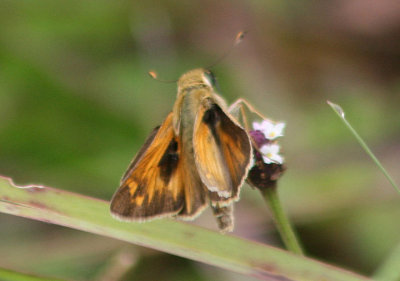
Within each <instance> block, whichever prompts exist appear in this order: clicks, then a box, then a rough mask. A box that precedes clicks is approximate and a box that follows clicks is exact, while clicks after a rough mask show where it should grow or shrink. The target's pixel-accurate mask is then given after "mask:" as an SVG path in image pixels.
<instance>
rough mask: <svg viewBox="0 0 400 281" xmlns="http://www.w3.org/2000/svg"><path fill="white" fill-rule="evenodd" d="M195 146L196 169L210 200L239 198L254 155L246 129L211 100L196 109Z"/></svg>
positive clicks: (221, 200)
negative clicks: (240, 189)
mask: <svg viewBox="0 0 400 281" xmlns="http://www.w3.org/2000/svg"><path fill="white" fill-rule="evenodd" d="M193 146H194V154H195V162H196V167H197V171H198V173H199V175H200V177H201V179H202V181H203V183H204V184H205V185H206V186H207V188H208V190H209V191H210V195H209V196H210V199H211V202H213V203H217V202H220V203H223V202H225V203H229V202H230V201H232V200H236V199H238V196H239V188H240V186H241V185H242V183H243V180H244V178H245V176H246V174H247V171H248V168H249V164H250V157H251V155H252V152H251V144H250V140H249V137H248V135H247V133H246V131H245V130H244V129H243V128H242V127H241V126H240V125H239V124H237V122H236V121H234V120H233V119H232V118H231V117H230V116H228V115H227V114H226V113H225V112H224V111H223V110H222V109H221V107H220V106H219V105H218V104H217V103H214V102H212V100H209V101H208V102H205V103H203V106H202V107H201V108H200V109H199V112H198V113H197V117H196V121H195V126H194V135H193Z"/></svg>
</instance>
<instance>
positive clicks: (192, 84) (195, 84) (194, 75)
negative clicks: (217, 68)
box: [178, 68, 216, 92]
mask: <svg viewBox="0 0 400 281" xmlns="http://www.w3.org/2000/svg"><path fill="white" fill-rule="evenodd" d="M215 84H216V79H215V76H214V74H213V73H212V72H211V71H210V70H207V69H204V68H196V69H193V70H191V71H188V72H186V73H185V74H183V75H182V76H181V77H180V78H179V80H178V92H180V91H182V90H185V89H189V88H203V87H204V88H211V89H212V88H213V87H214V86H215Z"/></svg>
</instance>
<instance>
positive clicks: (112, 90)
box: [0, 0, 400, 280]
mask: <svg viewBox="0 0 400 281" xmlns="http://www.w3.org/2000/svg"><path fill="white" fill-rule="evenodd" d="M240 30H247V31H248V34H247V37H246V38H245V40H244V41H243V42H242V44H241V45H239V46H238V47H237V48H236V49H235V50H234V51H233V52H232V54H230V56H229V57H228V58H227V59H225V60H224V61H223V62H221V63H220V64H218V65H217V66H215V67H214V68H213V70H214V72H215V74H216V75H217V78H218V80H219V85H220V92H221V94H222V95H223V96H224V97H225V98H226V99H227V101H228V102H233V101H234V100H235V99H237V98H238V97H244V98H246V99H248V100H249V101H250V102H251V103H253V104H254V105H256V107H257V108H258V109H259V110H260V111H261V112H263V113H264V114H265V115H267V116H269V117H270V118H272V119H275V120H282V121H286V122H287V128H286V136H285V138H284V139H282V146H283V149H284V156H285V159H286V162H287V166H288V171H287V172H286V174H285V175H284V177H283V178H282V180H281V181H280V186H279V188H280V193H281V197H282V200H283V202H284V205H285V208H286V209H287V210H288V213H289V215H290V217H291V218H292V219H293V222H294V224H295V226H296V228H297V230H298V232H299V235H300V239H301V240H302V241H303V244H304V247H305V249H306V251H307V252H308V254H309V255H310V256H311V257H314V258H317V259H320V260H322V261H326V262H329V263H332V264H335V265H338V266H341V267H344V268H348V269H351V270H354V271H357V272H360V273H362V274H371V273H372V272H373V271H374V270H375V269H376V268H377V267H378V266H379V264H380V262H381V261H382V260H383V259H384V257H386V256H387V255H388V254H389V253H390V252H391V250H392V249H393V247H395V245H397V244H398V243H399V242H400V235H399V233H400V224H399V218H400V204H399V203H400V197H399V196H398V194H396V193H395V192H394V191H393V189H392V187H391V186H390V185H389V183H388V182H387V180H386V179H385V178H384V177H383V175H382V174H381V172H380V171H379V170H378V169H377V168H376V167H375V166H374V164H373V163H372V162H371V161H370V159H369V158H368V157H367V156H366V154H365V153H364V152H363V151H362V149H361V148H360V146H359V145H358V144H357V143H356V141H355V139H354V138H353V137H352V136H351V135H350V133H349V131H348V130H346V128H345V127H344V126H343V124H342V123H341V121H340V120H339V119H338V117H337V116H336V114H335V113H334V112H333V111H332V110H331V109H330V108H329V106H327V104H326V100H327V99H329V100H331V101H333V102H336V103H339V104H340V105H342V107H343V108H344V110H345V111H346V113H347V115H346V116H347V118H348V120H349V121H350V122H351V123H352V124H353V125H354V127H355V128H356V129H358V131H359V132H360V134H361V135H362V136H363V137H365V139H366V141H367V142H368V143H369V144H370V145H371V147H372V149H373V151H374V152H376V155H377V157H378V158H379V159H380V160H381V161H382V163H383V164H384V166H385V167H386V168H387V169H388V171H389V173H391V174H392V176H393V178H394V179H395V181H397V182H400V173H399V172H398V171H399V169H400V161H399V160H400V146H399V140H400V122H399V120H400V110H399V108H400V97H399V92H400V5H398V1H397V0H381V1H374V0H329V1H306V0H300V1H288V0H281V1H268V2H267V1H254V0H253V1H211V0H203V1H183V0H181V1H179V0H176V1H173V0H167V1H152V0H150V1H105V0H98V1H77V0H69V1H50V0H47V1H45V0H37V1H11V0H2V1H1V2H0V175H4V176H8V177H12V178H13V179H14V180H15V182H16V183H18V184H28V183H40V184H44V185H48V186H52V187H56V188H61V189H65V190H70V191H73V192H79V193H82V194H86V195H90V196H94V197H98V198H102V199H105V200H109V199H110V198H111V196H112V194H113V192H114V191H115V189H116V188H117V187H118V183H119V179H120V177H121V175H122V174H123V172H124V171H125V168H126V167H127V166H128V164H129V162H130V160H131V158H132V157H133V156H134V154H135V153H136V151H137V150H138V149H139V147H140V146H141V144H142V143H143V141H144V140H145V138H146V136H147V134H148V133H149V132H150V131H151V129H152V128H153V127H154V126H156V125H158V124H159V123H160V122H161V121H162V120H163V118H164V117H165V116H166V114H167V113H168V112H169V111H170V110H171V107H172V105H173V102H174V99H175V95H176V85H175V84H166V83H160V82H157V81H154V80H152V79H150V78H149V76H148V74H147V71H148V70H150V69H155V70H157V72H158V73H159V76H160V78H161V79H176V78H178V77H179V75H180V74H182V73H183V72H185V71H187V70H190V69H192V68H196V67H201V66H203V67H204V66H207V65H209V64H210V63H212V62H213V61H214V60H215V59H216V58H217V57H218V56H220V55H221V54H223V53H224V52H225V51H226V50H227V49H228V48H229V46H230V45H231V44H232V41H233V38H234V37H235V35H236V33H237V32H238V31H240ZM235 208H236V209H235V215H236V229H235V232H234V235H238V236H241V237H246V238H248V239H253V240H257V241H261V242H264V243H268V244H271V245H276V246H278V247H281V242H280V241H279V237H278V236H277V234H276V232H275V229H274V227H273V225H272V224H271V221H270V216H269V214H268V210H267V207H266V206H265V204H264V202H263V200H262V198H261V197H260V195H259V194H258V192H256V191H254V190H252V189H251V188H249V187H248V186H246V187H244V188H243V191H242V200H241V201H240V202H239V203H237V204H236V206H235ZM194 223H195V224H199V225H203V226H205V227H208V228H211V229H216V224H215V221H214V219H213V218H212V216H211V214H210V212H209V211H206V212H205V213H204V214H203V215H202V216H201V217H200V218H198V219H197V220H196V221H195V222H194ZM0 229H1V231H0V241H1V242H0V253H2V255H0V267H5V268H9V269H15V270H18V271H24V272H30V273H35V274H43V275H49V276H56V277H60V278H65V279H73V280H107V279H104V276H107V275H106V273H107V274H109V273H110V272H111V273H112V272H113V270H114V271H116V272H123V271H124V270H123V269H119V270H118V268H119V267H118V266H121V268H124V265H127V266H125V268H130V269H129V270H128V272H127V273H126V274H125V275H124V278H123V279H122V280H132V279H133V278H137V279H136V280H157V279H160V278H162V280H244V279H246V280H250V279H248V278H244V277H243V276H241V275H237V274H233V273H230V272H226V271H223V270H220V269H217V268H214V267H210V266H207V265H204V264H199V263H195V262H192V261H188V260H184V259H182V258H178V257H174V256H171V255H167V254H163V253H159V252H156V251H153V250H149V249H144V248H141V247H136V246H132V245H128V244H126V243H122V242H119V241H115V240H111V239H107V238H103V237H99V236H95V235H92V234H87V233H83V232H79V231H75V230H70V229H66V228H63V227H58V226H53V225H48V224H45V223H41V222H35V221H30V220H27V219H22V218H18V217H13V216H8V215H4V214H0ZM115 268H117V270H116V269H115ZM102 278H103V279H102ZM108 280H111V279H108Z"/></svg>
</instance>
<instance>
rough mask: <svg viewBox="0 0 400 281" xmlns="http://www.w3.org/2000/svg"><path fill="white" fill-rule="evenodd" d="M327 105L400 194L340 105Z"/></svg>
mask: <svg viewBox="0 0 400 281" xmlns="http://www.w3.org/2000/svg"><path fill="white" fill-rule="evenodd" d="M327 103H328V104H329V106H330V107H331V108H332V109H333V110H334V111H335V112H336V114H337V115H338V116H339V117H340V119H341V120H342V121H343V122H344V124H345V125H346V126H347V128H348V129H349V130H350V132H351V133H352V134H353V135H354V137H355V138H356V139H357V141H358V142H359V143H360V145H361V147H362V148H363V149H364V150H365V152H366V153H367V154H368V155H369V156H370V157H371V158H372V160H373V161H374V162H375V164H376V165H377V166H378V168H379V169H380V170H381V171H382V173H383V174H384V175H385V177H386V178H387V179H388V181H389V182H390V184H391V185H392V186H393V188H394V189H395V190H396V191H397V192H398V193H399V194H400V188H399V187H398V186H397V185H396V183H395V182H394V180H393V179H392V177H391V176H390V175H389V173H388V172H387V171H386V169H385V168H384V167H383V166H382V164H381V162H380V161H379V160H378V158H376V156H375V155H374V154H373V153H372V151H371V149H369V147H368V145H367V144H366V143H365V141H364V140H363V139H362V138H361V136H360V135H359V134H358V133H357V131H356V130H355V129H354V128H353V127H352V126H351V125H350V123H349V122H348V121H347V120H346V118H345V114H344V111H343V109H342V108H341V107H340V106H339V105H338V104H335V103H332V102H330V101H327Z"/></svg>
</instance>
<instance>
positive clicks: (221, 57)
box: [206, 31, 247, 69]
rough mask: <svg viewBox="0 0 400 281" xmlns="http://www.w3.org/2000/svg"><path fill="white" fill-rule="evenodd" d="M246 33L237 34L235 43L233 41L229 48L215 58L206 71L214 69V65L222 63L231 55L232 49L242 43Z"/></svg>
mask: <svg viewBox="0 0 400 281" xmlns="http://www.w3.org/2000/svg"><path fill="white" fill-rule="evenodd" d="M246 33H247V32H246V31H240V32H238V34H236V37H235V41H233V44H232V45H231V47H230V48H229V49H228V50H227V51H226V52H225V53H224V54H223V55H222V56H220V57H219V58H217V59H216V60H215V61H214V62H213V63H212V64H211V65H209V66H208V67H207V68H206V69H210V68H212V67H214V66H215V65H217V64H218V63H220V62H221V61H223V60H224V59H225V58H226V57H227V56H229V55H230V54H231V53H232V51H233V49H234V48H235V47H236V46H237V45H239V44H240V43H241V42H242V41H243V38H244V35H245V34H246Z"/></svg>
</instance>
